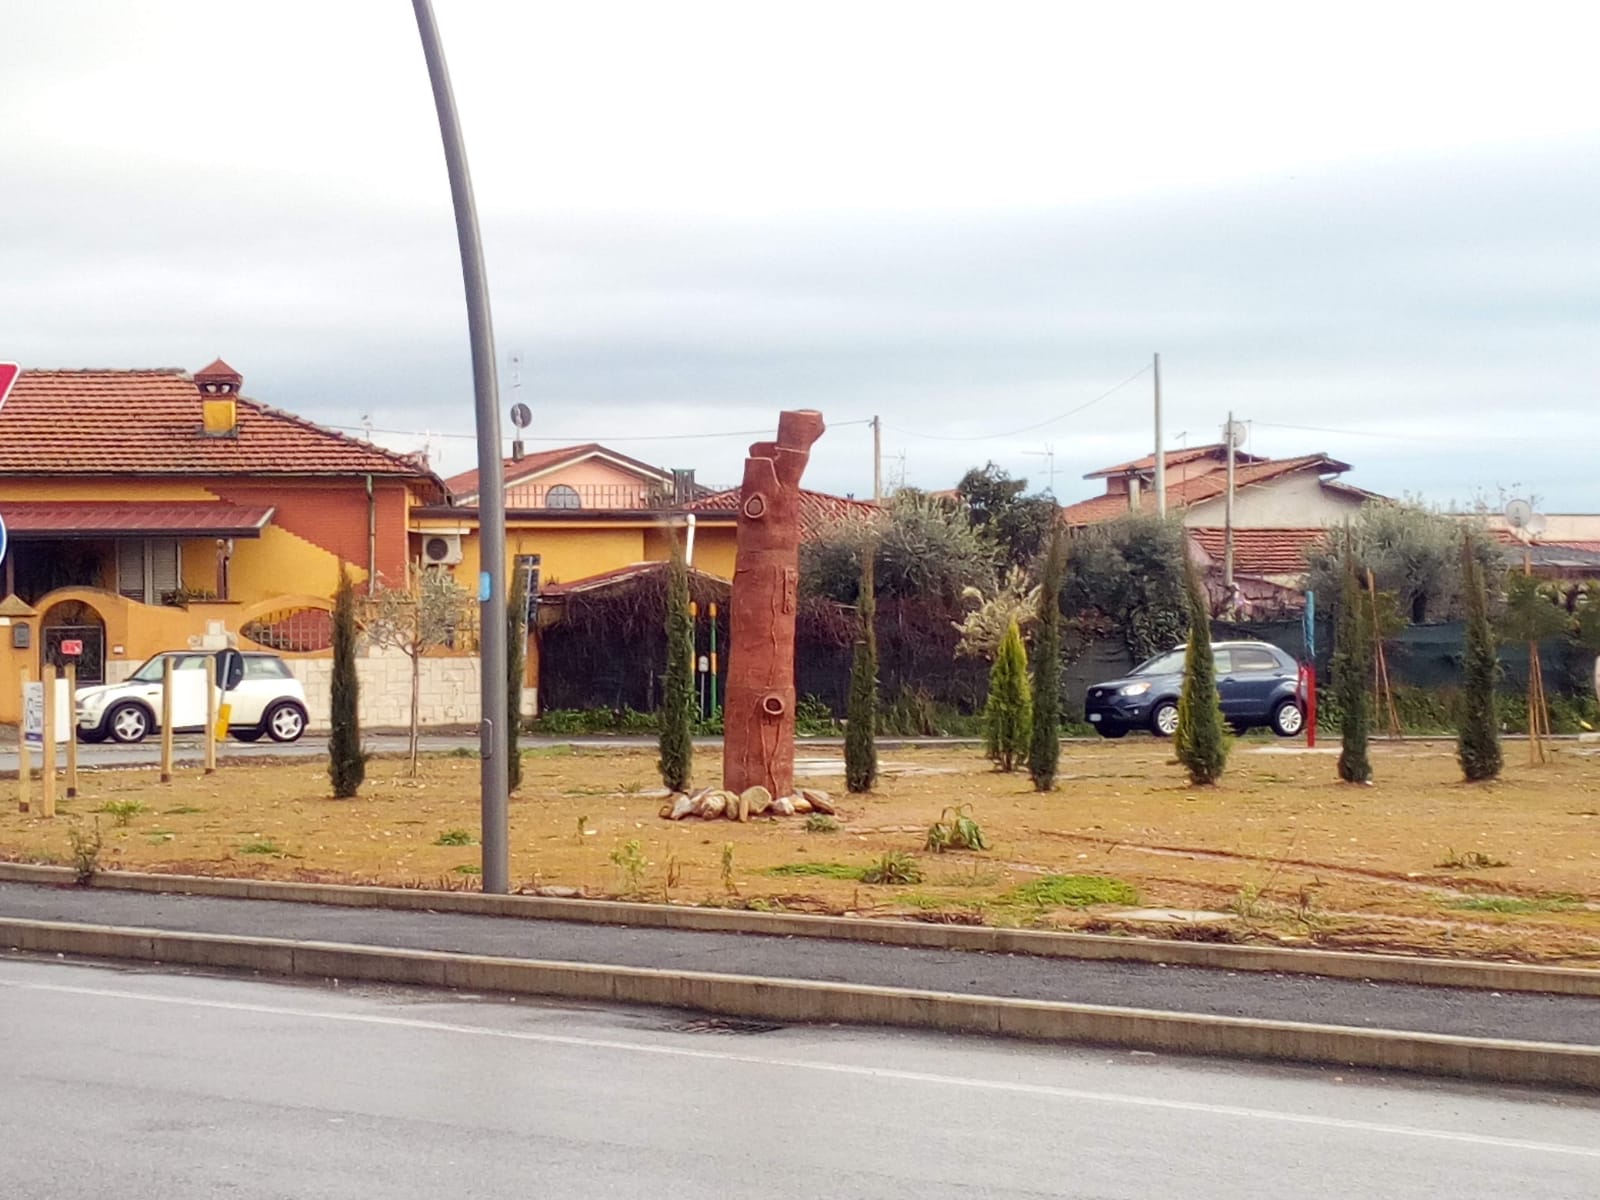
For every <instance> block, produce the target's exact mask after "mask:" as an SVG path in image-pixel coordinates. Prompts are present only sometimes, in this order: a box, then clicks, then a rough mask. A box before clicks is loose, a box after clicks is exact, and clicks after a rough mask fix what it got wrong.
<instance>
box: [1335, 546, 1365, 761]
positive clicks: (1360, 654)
mask: <svg viewBox="0 0 1600 1200" xmlns="http://www.w3.org/2000/svg"><path fill="white" fill-rule="evenodd" d="M1333 675H1334V685H1335V687H1336V688H1337V689H1338V695H1339V735H1340V741H1341V749H1340V751H1339V778H1340V779H1342V780H1344V781H1345V782H1346V783H1370V782H1371V781H1372V763H1371V761H1370V760H1369V758H1368V755H1367V735H1368V732H1369V726H1370V722H1369V719H1368V712H1367V701H1368V695H1367V691H1368V685H1369V682H1370V680H1371V678H1372V622H1371V621H1370V620H1368V618H1367V614H1366V611H1365V608H1364V601H1363V596H1362V590H1361V583H1360V581H1359V579H1358V578H1357V575H1356V556H1355V550H1354V548H1353V547H1352V546H1351V544H1350V539H1349V538H1348V536H1347V537H1346V539H1345V548H1344V583H1343V586H1342V587H1341V588H1340V590H1339V634H1338V644H1337V645H1335V646H1334V652H1333Z"/></svg>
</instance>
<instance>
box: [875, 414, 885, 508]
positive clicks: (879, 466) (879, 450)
mask: <svg viewBox="0 0 1600 1200" xmlns="http://www.w3.org/2000/svg"><path fill="white" fill-rule="evenodd" d="M872 502H873V503H874V504H882V503H883V422H882V421H880V420H879V419H878V418H877V417H873V418H872Z"/></svg>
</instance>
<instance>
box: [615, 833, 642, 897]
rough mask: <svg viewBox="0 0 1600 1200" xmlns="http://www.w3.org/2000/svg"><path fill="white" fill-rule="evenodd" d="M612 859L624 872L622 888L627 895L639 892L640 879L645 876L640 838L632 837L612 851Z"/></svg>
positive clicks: (635, 894)
mask: <svg viewBox="0 0 1600 1200" xmlns="http://www.w3.org/2000/svg"><path fill="white" fill-rule="evenodd" d="M611 861H612V862H613V863H614V864H615V865H616V867H617V869H618V870H619V871H620V872H621V873H622V890H623V894H624V895H627V896H637V895H638V894H639V881H640V880H641V879H642V878H643V877H644V868H645V858H644V848H643V847H642V846H641V845H640V844H639V839H638V838H630V839H629V840H628V841H626V842H624V843H623V844H622V845H620V846H618V847H617V848H616V849H615V850H613V851H612V852H611Z"/></svg>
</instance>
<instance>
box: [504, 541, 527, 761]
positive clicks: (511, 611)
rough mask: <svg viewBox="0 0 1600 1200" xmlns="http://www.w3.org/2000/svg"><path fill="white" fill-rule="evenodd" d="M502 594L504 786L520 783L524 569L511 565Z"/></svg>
mask: <svg viewBox="0 0 1600 1200" xmlns="http://www.w3.org/2000/svg"><path fill="white" fill-rule="evenodd" d="M507 591H509V593H510V594H509V595H508V596H507V597H506V719H507V720H508V721H509V723H510V724H509V727H508V728H507V730H506V737H507V739H508V742H509V745H510V757H509V758H508V759H507V760H506V789H507V790H508V791H512V792H514V791H516V790H517V789H518V788H520V787H521V786H522V746H521V745H520V743H521V741H522V676H523V674H524V673H525V672H526V671H527V666H528V573H527V572H526V571H524V570H523V569H522V568H521V567H513V569H512V571H511V586H510V588H508V589H507Z"/></svg>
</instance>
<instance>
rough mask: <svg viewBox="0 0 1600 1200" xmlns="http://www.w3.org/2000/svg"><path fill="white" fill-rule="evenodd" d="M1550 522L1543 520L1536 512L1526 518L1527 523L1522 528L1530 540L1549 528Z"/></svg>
mask: <svg viewBox="0 0 1600 1200" xmlns="http://www.w3.org/2000/svg"><path fill="white" fill-rule="evenodd" d="M1549 524H1550V522H1548V521H1546V520H1545V519H1544V514H1543V513H1542V512H1536V513H1534V514H1533V515H1532V516H1530V517H1529V518H1528V523H1527V524H1526V525H1524V526H1523V528H1524V529H1525V530H1527V533H1528V536H1529V537H1531V538H1536V537H1538V536H1539V535H1540V534H1541V533H1543V532H1544V531H1545V529H1546V528H1547V527H1548V526H1549Z"/></svg>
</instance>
